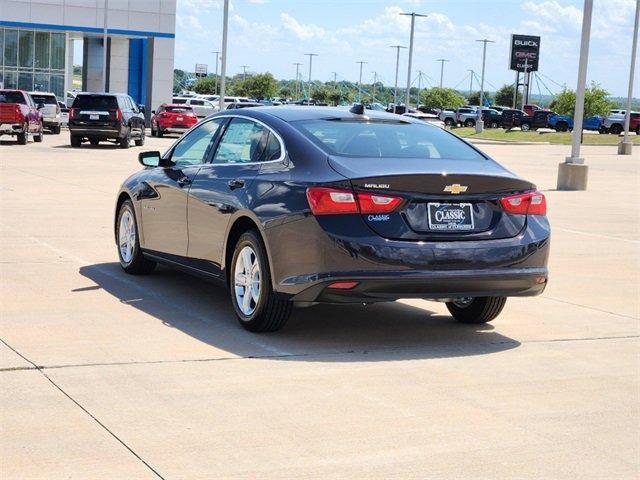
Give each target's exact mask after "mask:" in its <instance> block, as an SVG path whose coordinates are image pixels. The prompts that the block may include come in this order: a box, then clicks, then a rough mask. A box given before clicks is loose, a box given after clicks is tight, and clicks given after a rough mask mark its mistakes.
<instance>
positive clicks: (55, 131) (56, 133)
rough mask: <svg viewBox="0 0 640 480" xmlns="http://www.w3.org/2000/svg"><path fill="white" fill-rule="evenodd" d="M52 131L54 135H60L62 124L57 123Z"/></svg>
mask: <svg viewBox="0 0 640 480" xmlns="http://www.w3.org/2000/svg"><path fill="white" fill-rule="evenodd" d="M51 133H53V134H54V135H60V125H56V126H55V127H52V128H51Z"/></svg>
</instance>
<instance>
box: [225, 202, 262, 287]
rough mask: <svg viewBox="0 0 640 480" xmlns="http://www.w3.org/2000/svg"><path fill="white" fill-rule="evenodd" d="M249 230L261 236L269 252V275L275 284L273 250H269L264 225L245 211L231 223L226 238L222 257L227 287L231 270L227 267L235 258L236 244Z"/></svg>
mask: <svg viewBox="0 0 640 480" xmlns="http://www.w3.org/2000/svg"><path fill="white" fill-rule="evenodd" d="M249 230H255V231H256V232H257V233H258V235H259V236H260V240H262V244H263V245H264V249H265V251H266V252H267V261H268V262H269V273H270V274H271V281H272V282H273V262H272V261H271V250H270V249H269V244H268V243H267V238H266V236H265V235H264V229H263V228H262V223H261V222H260V220H259V219H258V218H257V217H255V215H253V214H252V212H248V211H243V212H239V213H238V214H237V215H236V216H235V217H234V218H233V219H232V220H230V221H229V228H228V230H227V235H226V236H225V243H224V248H223V253H224V255H223V257H222V265H221V269H222V270H223V272H224V275H225V277H226V283H227V285H228V284H229V272H230V269H229V268H227V267H228V266H229V265H230V264H231V259H232V257H233V251H234V249H235V246H236V243H237V242H238V239H239V238H240V237H241V236H242V234H243V233H245V232H247V231H249Z"/></svg>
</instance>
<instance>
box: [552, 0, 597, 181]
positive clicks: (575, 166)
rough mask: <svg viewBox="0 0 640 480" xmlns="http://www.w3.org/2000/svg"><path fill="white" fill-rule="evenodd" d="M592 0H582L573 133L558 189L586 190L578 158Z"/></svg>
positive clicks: (583, 168) (584, 172)
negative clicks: (582, 10) (582, 8)
mask: <svg viewBox="0 0 640 480" xmlns="http://www.w3.org/2000/svg"><path fill="white" fill-rule="evenodd" d="M592 12H593V0H584V12H583V13H582V37H581V40H580V62H579V64H578V87H577V88H576V109H575V112H574V115H573V126H574V127H573V133H572V135H573V136H572V138H571V156H570V157H567V158H566V159H565V161H564V163H561V164H560V166H559V168H558V190H586V189H587V176H588V171H589V170H588V167H587V165H585V164H584V158H580V140H581V138H582V121H583V119H584V90H585V83H586V82H587V63H588V60H589V37H590V36H591V14H592Z"/></svg>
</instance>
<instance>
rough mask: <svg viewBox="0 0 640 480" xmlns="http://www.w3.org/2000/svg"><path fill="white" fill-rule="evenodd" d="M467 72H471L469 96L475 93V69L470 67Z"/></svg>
mask: <svg viewBox="0 0 640 480" xmlns="http://www.w3.org/2000/svg"><path fill="white" fill-rule="evenodd" d="M467 72H470V73H471V74H470V76H471V80H469V96H471V94H472V93H473V70H471V69H469V70H467Z"/></svg>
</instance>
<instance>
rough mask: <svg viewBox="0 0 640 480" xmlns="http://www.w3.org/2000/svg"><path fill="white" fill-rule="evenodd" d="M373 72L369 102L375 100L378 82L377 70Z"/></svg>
mask: <svg viewBox="0 0 640 480" xmlns="http://www.w3.org/2000/svg"><path fill="white" fill-rule="evenodd" d="M372 73H373V93H372V94H371V102H372V103H373V102H375V101H376V83H378V72H372Z"/></svg>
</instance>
